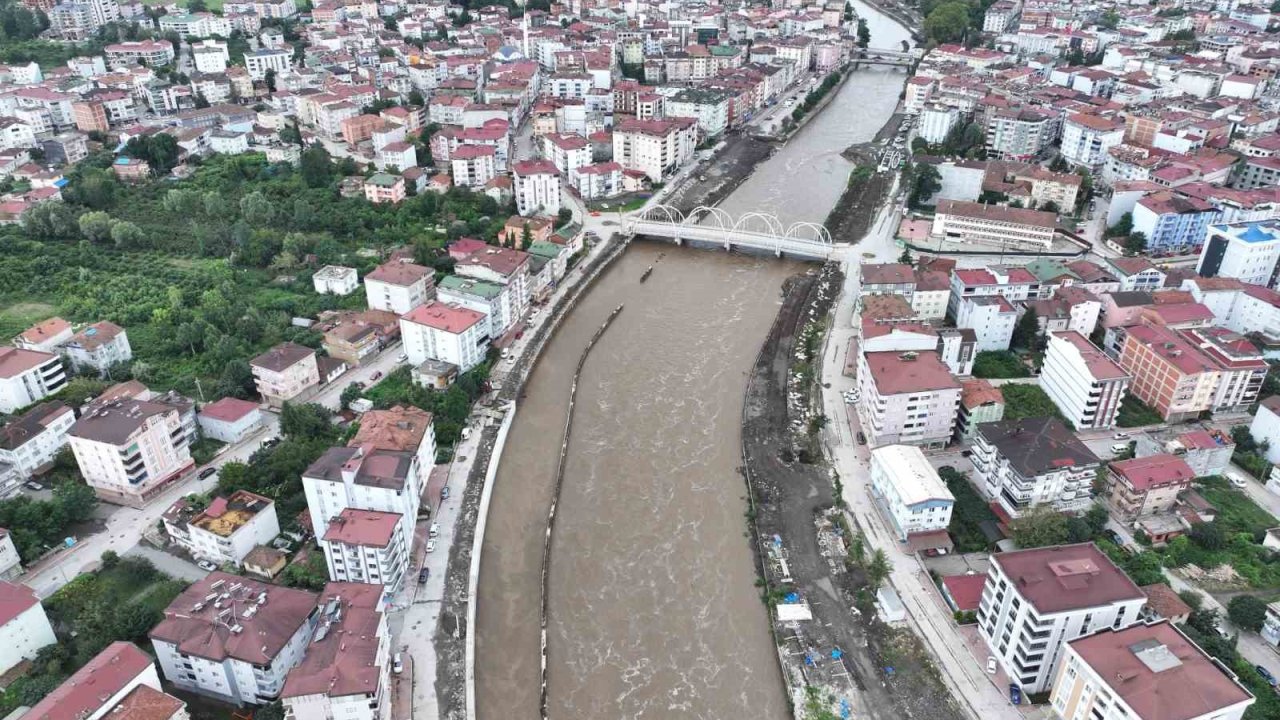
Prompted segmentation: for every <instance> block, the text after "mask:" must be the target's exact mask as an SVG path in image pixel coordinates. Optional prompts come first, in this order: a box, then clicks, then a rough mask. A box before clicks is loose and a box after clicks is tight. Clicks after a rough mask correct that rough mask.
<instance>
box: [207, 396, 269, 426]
mask: <svg viewBox="0 0 1280 720" xmlns="http://www.w3.org/2000/svg"><path fill="white" fill-rule="evenodd" d="M257 409H258V405H257V404H256V403H251V402H249V401H248V400H241V399H240V398H233V397H225V398H222V399H221V400H217V401H215V402H211V403H209V404H208V405H205V406H204V408H203V409H202V410H201V411H200V416H201V417H206V418H209V419H211V420H221V421H223V422H235V421H236V420H239V419H240V418H243V417H244V416H245V415H248V414H249V413H251V412H253V411H255V410H257Z"/></svg>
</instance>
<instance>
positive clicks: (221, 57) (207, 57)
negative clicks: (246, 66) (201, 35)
mask: <svg viewBox="0 0 1280 720" xmlns="http://www.w3.org/2000/svg"><path fill="white" fill-rule="evenodd" d="M191 57H192V59H193V60H194V61H195V64H196V72H198V73H205V74H209V75H217V74H220V73H224V72H226V71H227V66H228V65H230V64H231V54H230V53H229V52H227V44H226V43H224V42H221V41H219V40H201V41H200V42H198V43H193V44H192V45H191Z"/></svg>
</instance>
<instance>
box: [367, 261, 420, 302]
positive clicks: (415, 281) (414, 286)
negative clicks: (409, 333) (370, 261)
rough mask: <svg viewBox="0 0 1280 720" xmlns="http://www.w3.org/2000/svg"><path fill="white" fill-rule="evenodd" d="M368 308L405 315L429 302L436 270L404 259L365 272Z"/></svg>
mask: <svg viewBox="0 0 1280 720" xmlns="http://www.w3.org/2000/svg"><path fill="white" fill-rule="evenodd" d="M364 292H365V299H366V300H367V301H368V304H369V309H370V310H386V311H387V312H393V313H395V314H397V315H404V314H405V313H407V312H409V311H410V310H412V309H414V308H416V307H418V306H419V305H422V304H424V303H426V302H429V301H430V300H431V298H432V296H433V295H434V292H435V271H433V270H432V269H431V268H429V267H424V266H422V265H415V264H414V263H411V262H409V261H407V260H391V261H389V262H385V263H383V264H381V265H379V266H378V267H376V268H374V270H373V272H371V273H369V274H368V275H365V276H364Z"/></svg>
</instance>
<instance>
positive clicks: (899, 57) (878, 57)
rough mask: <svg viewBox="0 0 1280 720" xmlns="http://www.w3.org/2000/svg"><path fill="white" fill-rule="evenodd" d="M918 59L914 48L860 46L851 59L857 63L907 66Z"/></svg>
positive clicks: (918, 54)
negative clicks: (903, 49) (895, 48)
mask: <svg viewBox="0 0 1280 720" xmlns="http://www.w3.org/2000/svg"><path fill="white" fill-rule="evenodd" d="M919 59H920V53H919V52H917V51H915V50H906V51H902V50H889V49H887V48H873V47H869V48H862V49H860V50H858V51H856V53H855V54H854V56H853V58H852V61H853V62H854V63H855V64H858V65H901V66H904V67H906V66H909V65H911V64H912V63H914V62H915V61H917V60H919Z"/></svg>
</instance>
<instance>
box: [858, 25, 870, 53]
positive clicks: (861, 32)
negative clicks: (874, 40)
mask: <svg viewBox="0 0 1280 720" xmlns="http://www.w3.org/2000/svg"><path fill="white" fill-rule="evenodd" d="M870 45H871V27H870V26H869V25H867V20H866V18H858V47H869V46H870Z"/></svg>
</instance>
